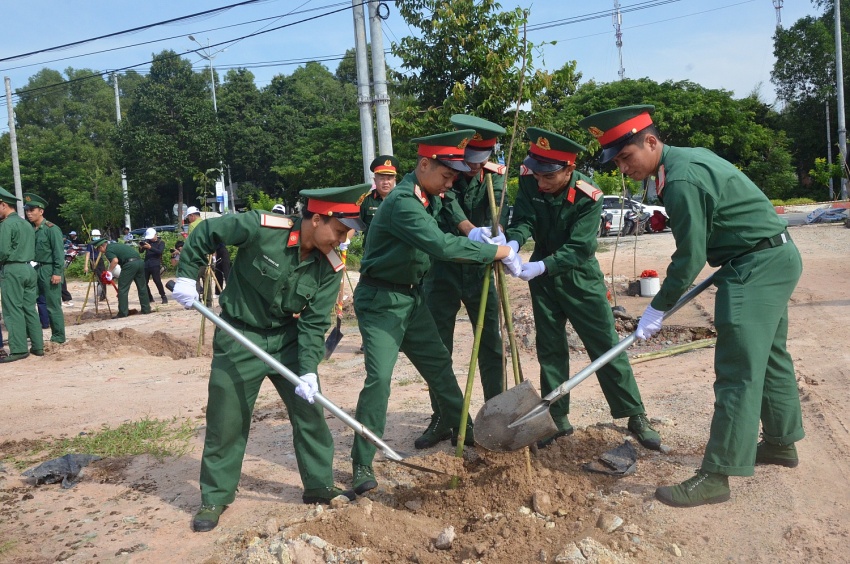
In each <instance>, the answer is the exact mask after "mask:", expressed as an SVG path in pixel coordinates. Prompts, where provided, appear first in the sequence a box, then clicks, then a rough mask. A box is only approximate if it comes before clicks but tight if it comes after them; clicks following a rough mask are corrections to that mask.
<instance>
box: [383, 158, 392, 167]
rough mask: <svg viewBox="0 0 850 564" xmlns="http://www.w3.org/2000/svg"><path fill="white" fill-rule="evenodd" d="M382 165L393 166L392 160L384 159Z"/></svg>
mask: <svg viewBox="0 0 850 564" xmlns="http://www.w3.org/2000/svg"><path fill="white" fill-rule="evenodd" d="M384 166H393V162H392V161H391V160H389V159H387V160H385V161H384Z"/></svg>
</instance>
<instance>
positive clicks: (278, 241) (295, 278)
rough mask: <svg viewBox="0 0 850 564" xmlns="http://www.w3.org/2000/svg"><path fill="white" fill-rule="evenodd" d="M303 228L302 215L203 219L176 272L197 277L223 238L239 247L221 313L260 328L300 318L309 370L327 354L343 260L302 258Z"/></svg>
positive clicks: (303, 361) (304, 369) (304, 367)
mask: <svg viewBox="0 0 850 564" xmlns="http://www.w3.org/2000/svg"><path fill="white" fill-rule="evenodd" d="M282 231H283V233H282ZM300 233H301V219H300V218H297V219H296V218H289V217H286V216H280V215H275V214H263V213H261V212H259V211H251V212H248V213H242V214H235V215H226V216H223V217H220V218H215V219H207V220H204V221H203V222H200V223H199V224H198V225H197V227H196V228H195V229H194V230H193V231H192V233H191V234H190V235H189V238H188V239H187V240H186V245H185V246H184V247H183V252H182V253H181V254H180V262H179V264H178V269H177V275H178V276H179V277H183V278H189V279H192V280H196V279H197V276H198V271H199V270H200V269H201V268H202V267H204V266H205V265H206V256H207V255H209V254H211V253H212V252H213V251H215V248H216V246H217V245H218V244H219V243H224V244H225V245H235V246H237V247H239V252H238V253H237V255H236V260H235V261H234V262H233V268H232V269H231V273H230V277H229V278H228V280H227V285H226V286H225V288H224V290H223V291H222V294H221V298H220V299H219V303H220V304H221V310H222V313H223V315H224V316H226V317H228V318H230V319H238V320H239V321H240V322H241V323H245V324H247V325H249V326H251V327H253V328H256V329H278V328H281V327H283V326H285V325H289V324H295V323H297V325H298V357H299V365H300V367H301V373H302V374H307V373H310V372H316V371H317V367H318V365H319V361H320V360H321V359H322V356H323V354H324V335H325V331H327V329H328V328H329V327H330V323H331V320H330V315H329V314H330V312H331V310H332V308H333V305H334V303H336V296H337V293H338V292H339V285H340V282H341V279H342V270H341V269H340V270H339V271H335V269H336V268H338V267H339V265H341V264H342V261H341V260H339V257H338V256H337V255H336V254H335V253H334V254H333V256H332V257H328V256H325V255H323V254H321V253H320V252H319V251H317V250H313V251H312V252H311V253H310V255H309V256H308V257H307V258H306V259H304V260H301V245H300ZM284 241H287V242H286V243H283V242H284ZM334 257H335V259H336V260H334ZM332 260H333V263H332V262H331V261H332Z"/></svg>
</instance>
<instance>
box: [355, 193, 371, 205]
mask: <svg viewBox="0 0 850 564" xmlns="http://www.w3.org/2000/svg"><path fill="white" fill-rule="evenodd" d="M368 195H369V192H364V193H363V194H361V195H360V197H359V198H357V204H356V205H358V206H359V205H362V204H363V200H365V199H366V196H368Z"/></svg>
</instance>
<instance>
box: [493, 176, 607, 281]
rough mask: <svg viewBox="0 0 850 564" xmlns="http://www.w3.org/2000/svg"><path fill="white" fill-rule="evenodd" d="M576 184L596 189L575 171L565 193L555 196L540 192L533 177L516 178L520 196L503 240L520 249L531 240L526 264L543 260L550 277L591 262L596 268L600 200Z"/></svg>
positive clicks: (518, 195)
mask: <svg viewBox="0 0 850 564" xmlns="http://www.w3.org/2000/svg"><path fill="white" fill-rule="evenodd" d="M578 181H582V182H584V183H585V185H584V186H585V189H586V190H588V189H589V190H598V189H597V188H596V187H595V186H593V184H592V182H591V179H590V177H588V176H585V175H584V174H581V173H580V172H578V171H573V173H572V177H571V178H570V181H569V183H568V185H567V188H566V190H564V191H563V192H562V193H561V194H558V195H557V196H553V195H552V194H544V193H542V192H539V191H538V190H537V181H535V180H534V176H533V175H531V174H523V175H520V177H519V193H518V194H517V198H516V202H514V215H513V219H512V220H511V226H510V227H509V228H508V230H507V233H506V238H507V239H508V241H516V242H517V243H519V246H520V247H522V246H523V245H524V244H525V242H526V241H527V240H528V239H529V237H533V238H534V252H533V253H532V254H531V259H530V260H529V262H534V261H540V260H542V261H543V264H545V265H546V274H547V275H549V276H557V275H559V274H561V273H563V272H566V271H567V270H570V269H573V268H582V267H584V266H586V265H587V264H588V261H590V260H591V259H593V260H592V264H593V266H595V267H596V268H597V269H598V268H599V267H598V263H597V262H596V259H595V253H596V232H597V229H598V227H599V218H600V216H601V213H602V198H599V199H598V200H594V199H593V198H592V197H588V194H587V193H583V191H582V190H580V189H579V188H577V187H576V183H577V182H578Z"/></svg>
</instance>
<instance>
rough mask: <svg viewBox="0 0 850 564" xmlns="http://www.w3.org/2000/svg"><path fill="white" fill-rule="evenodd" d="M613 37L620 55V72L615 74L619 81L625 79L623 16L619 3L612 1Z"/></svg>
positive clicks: (616, 0)
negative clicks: (618, 76)
mask: <svg viewBox="0 0 850 564" xmlns="http://www.w3.org/2000/svg"><path fill="white" fill-rule="evenodd" d="M613 16H614V36H615V37H616V38H617V41H616V45H617V52H618V53H619V55H620V70H619V72H617V74H618V75H620V80H623V79H624V78H626V69H625V68H623V30H622V29H621V26H622V25H623V15H622V14H621V13H620V1H619V0H614V14H613Z"/></svg>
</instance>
